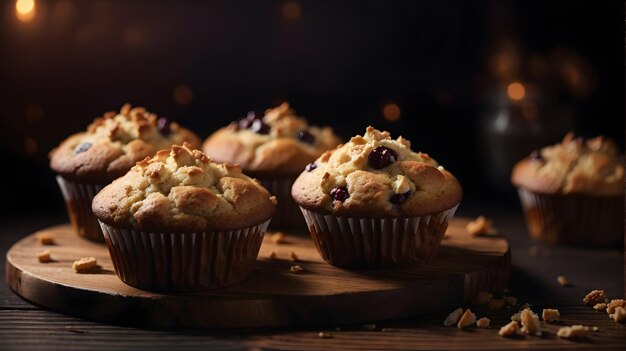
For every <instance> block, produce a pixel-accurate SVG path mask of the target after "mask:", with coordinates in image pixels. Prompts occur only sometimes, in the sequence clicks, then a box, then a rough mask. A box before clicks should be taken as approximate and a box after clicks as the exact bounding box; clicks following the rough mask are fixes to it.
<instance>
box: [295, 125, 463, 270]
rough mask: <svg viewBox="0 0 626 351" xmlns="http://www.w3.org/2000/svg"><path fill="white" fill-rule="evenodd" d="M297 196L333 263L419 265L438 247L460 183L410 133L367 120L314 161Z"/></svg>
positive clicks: (321, 248) (300, 179)
mask: <svg viewBox="0 0 626 351" xmlns="http://www.w3.org/2000/svg"><path fill="white" fill-rule="evenodd" d="M292 196H293V198H294V200H295V201H296V203H297V204H298V205H299V206H300V207H301V209H302V212H303V214H304V217H305V219H306V221H307V224H308V227H309V231H310V233H311V237H312V238H313V241H314V242H315V245H316V246H317V248H318V250H319V252H320V254H321V255H322V257H323V258H324V259H325V260H326V261H327V262H328V263H330V264H332V265H335V266H340V267H369V268H380V267H416V266H419V265H420V264H423V263H426V262H428V261H429V260H430V258H432V256H433V255H434V254H435V252H436V251H437V248H438V247H439V244H440V243H441V240H442V238H443V235H444V233H445V231H446V229H447V226H448V222H449V220H450V219H451V218H452V216H453V214H454V212H455V210H456V208H457V206H458V204H459V202H460V201H461V197H462V190H461V186H460V185H459V183H458V181H457V180H456V178H455V177H454V176H453V175H452V174H451V173H450V172H448V171H447V170H445V169H444V168H443V167H442V166H440V165H439V164H438V163H437V161H435V160H434V159H432V158H431V157H430V156H428V154H425V153H421V152H414V151H412V150H411V144H410V142H409V141H408V140H406V139H404V138H402V137H399V138H397V139H395V140H394V139H392V138H391V137H390V135H389V133H388V132H380V131H378V130H376V129H374V128H373V127H368V128H367V130H366V132H365V134H364V135H363V136H355V137H353V138H352V139H350V141H349V142H348V143H346V144H345V145H342V146H340V147H338V148H336V149H335V150H331V151H328V152H326V153H324V154H323V155H322V156H320V157H319V158H318V159H317V160H316V161H315V162H313V163H311V164H310V165H308V166H307V167H306V170H305V171H304V172H302V174H300V176H299V177H298V179H296V181H295V183H294V185H293V188H292Z"/></svg>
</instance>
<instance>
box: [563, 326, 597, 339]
mask: <svg viewBox="0 0 626 351" xmlns="http://www.w3.org/2000/svg"><path fill="white" fill-rule="evenodd" d="M588 332H589V327H586V326H584V325H572V326H571V327H561V328H559V331H558V332H557V333H556V336H558V337H559V338H580V337H583V336H585V335H587V333H588Z"/></svg>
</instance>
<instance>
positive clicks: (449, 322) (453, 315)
mask: <svg viewBox="0 0 626 351" xmlns="http://www.w3.org/2000/svg"><path fill="white" fill-rule="evenodd" d="M462 314H463V309H462V308H457V309H456V310H454V311H452V312H450V314H449V315H448V317H446V319H445V320H444V321H443V325H445V326H446V327H451V326H453V325H455V324H456V323H457V322H458V321H459V319H460V318H461V315H462Z"/></svg>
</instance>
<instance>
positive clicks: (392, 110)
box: [383, 102, 400, 122]
mask: <svg viewBox="0 0 626 351" xmlns="http://www.w3.org/2000/svg"><path fill="white" fill-rule="evenodd" d="M383 116H385V119H386V120H388V121H391V122H393V121H397V120H398V119H399V118H400V106H398V105H396V104H394V103H393V102H392V103H389V104H387V105H385V107H383Z"/></svg>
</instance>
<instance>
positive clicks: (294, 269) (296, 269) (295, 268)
mask: <svg viewBox="0 0 626 351" xmlns="http://www.w3.org/2000/svg"><path fill="white" fill-rule="evenodd" d="M303 270H304V268H302V267H300V266H291V267H289V272H291V273H294V274H296V273H300V272H302V271H303Z"/></svg>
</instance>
